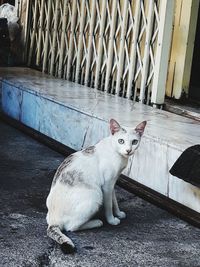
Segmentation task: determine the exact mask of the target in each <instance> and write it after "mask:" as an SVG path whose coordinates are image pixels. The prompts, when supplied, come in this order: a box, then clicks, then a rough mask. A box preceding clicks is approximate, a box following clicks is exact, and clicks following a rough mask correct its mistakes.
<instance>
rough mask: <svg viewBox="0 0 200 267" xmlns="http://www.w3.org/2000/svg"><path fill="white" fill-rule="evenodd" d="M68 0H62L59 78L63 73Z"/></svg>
mask: <svg viewBox="0 0 200 267" xmlns="http://www.w3.org/2000/svg"><path fill="white" fill-rule="evenodd" d="M68 1H69V0H64V3H63V17H62V34H61V40H60V55H59V63H58V77H59V78H61V77H62V75H63V61H64V52H65V51H64V49H65V35H66V32H65V31H66V27H67V10H68V8H67V3H68Z"/></svg>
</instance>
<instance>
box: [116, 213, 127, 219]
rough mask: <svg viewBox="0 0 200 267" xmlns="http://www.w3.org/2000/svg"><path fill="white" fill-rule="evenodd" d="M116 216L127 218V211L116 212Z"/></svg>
mask: <svg viewBox="0 0 200 267" xmlns="http://www.w3.org/2000/svg"><path fill="white" fill-rule="evenodd" d="M116 216H117V217H118V218H119V219H124V218H126V213H125V212H124V211H119V212H117V213H116Z"/></svg>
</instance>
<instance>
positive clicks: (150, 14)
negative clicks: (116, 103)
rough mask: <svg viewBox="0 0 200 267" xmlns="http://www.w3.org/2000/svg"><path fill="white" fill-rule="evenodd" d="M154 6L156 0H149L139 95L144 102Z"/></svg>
mask: <svg viewBox="0 0 200 267" xmlns="http://www.w3.org/2000/svg"><path fill="white" fill-rule="evenodd" d="M153 8H154V0H149V7H148V16H147V28H146V39H145V49H144V60H143V67H142V80H141V87H140V97H139V101H140V102H142V103H143V102H144V99H145V87H146V80H147V75H148V67H149V51H150V42H151V35H152V29H153V17H154V9H153Z"/></svg>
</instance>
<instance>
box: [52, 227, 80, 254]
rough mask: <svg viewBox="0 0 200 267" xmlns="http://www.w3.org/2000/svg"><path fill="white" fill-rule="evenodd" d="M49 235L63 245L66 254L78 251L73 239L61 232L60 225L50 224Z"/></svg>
mask: <svg viewBox="0 0 200 267" xmlns="http://www.w3.org/2000/svg"><path fill="white" fill-rule="evenodd" d="M47 235H48V236H49V237H50V238H52V239H53V240H55V241H56V242H57V243H58V244H60V245H61V249H62V251H63V252H64V253H65V254H71V253H74V252H75V251H76V247H75V245H74V243H73V242H72V240H71V239H70V238H69V237H68V236H66V235H64V234H63V233H62V232H61V230H60V228H59V226H58V225H51V226H48V228H47Z"/></svg>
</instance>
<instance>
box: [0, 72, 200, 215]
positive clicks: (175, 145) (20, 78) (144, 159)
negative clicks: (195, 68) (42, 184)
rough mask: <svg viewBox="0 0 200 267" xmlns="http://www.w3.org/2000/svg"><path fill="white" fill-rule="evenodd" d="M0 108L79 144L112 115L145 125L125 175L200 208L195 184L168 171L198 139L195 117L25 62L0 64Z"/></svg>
mask: <svg viewBox="0 0 200 267" xmlns="http://www.w3.org/2000/svg"><path fill="white" fill-rule="evenodd" d="M0 73H1V78H0V80H1V93H2V110H3V112H4V113H6V114H7V115H9V116H10V117H12V118H15V119H17V120H18V121H20V122H22V123H23V124H25V125H27V126H29V127H32V128H33V129H35V130H37V131H39V132H41V133H43V134H45V135H47V136H49V137H51V138H53V139H55V140H57V141H59V142H61V143H63V144H65V145H67V146H69V147H71V148H73V149H75V150H79V149H82V148H84V147H86V146H88V145H91V144H94V143H96V142H98V141H99V140H100V139H101V138H103V137H104V136H106V135H108V134H109V129H108V120H109V119H110V118H111V117H113V118H115V119H116V120H118V121H119V122H120V123H121V124H122V125H123V126H126V127H135V126H136V125H137V123H139V122H141V121H142V120H147V121H148V127H147V130H146V132H145V136H144V138H143V140H142V143H141V147H140V149H139V150H138V151H137V153H136V154H135V155H134V157H133V158H131V159H130V162H129V166H128V168H127V170H126V171H125V173H124V174H125V175H127V176H128V177H130V178H131V179H133V180H135V181H137V182H139V183H141V184H143V185H145V186H148V187H150V188H152V189H153V190H156V191H157V192H159V193H161V194H163V195H165V196H167V197H169V198H171V199H173V200H175V201H177V202H179V203H181V204H183V205H185V206H187V207H189V208H191V209H194V210H196V211H198V212H199V211H200V189H199V188H197V187H195V186H192V185H190V184H188V183H186V182H184V181H182V180H180V179H178V178H176V177H173V176H172V175H170V174H169V169H170V168H171V166H172V165H173V163H174V162H175V160H176V159H177V158H178V157H179V156H180V154H181V153H182V152H183V151H184V150H185V149H186V148H187V147H189V146H192V145H195V144H197V143H198V142H199V140H200V123H199V122H198V121H194V120H191V119H187V118H184V117H181V116H178V115H175V114H172V113H169V112H166V111H162V110H157V109H153V108H151V107H148V106H145V105H141V104H138V103H133V102H132V101H129V100H126V99H123V98H119V97H115V96H112V95H107V94H104V93H102V92H100V91H97V90H95V89H92V88H88V87H85V86H81V85H78V84H75V83H71V82H68V81H65V80H61V79H55V78H52V77H50V76H48V75H45V74H42V73H40V72H38V71H35V70H31V69H28V68H0Z"/></svg>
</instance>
